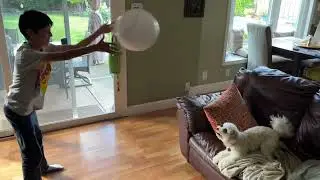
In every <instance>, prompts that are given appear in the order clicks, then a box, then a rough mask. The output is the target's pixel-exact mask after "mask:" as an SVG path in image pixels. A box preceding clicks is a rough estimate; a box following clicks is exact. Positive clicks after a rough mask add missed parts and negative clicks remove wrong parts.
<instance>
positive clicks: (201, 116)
mask: <svg viewBox="0 0 320 180" xmlns="http://www.w3.org/2000/svg"><path fill="white" fill-rule="evenodd" d="M220 95H221V92H218V93H209V94H205V95H196V96H184V97H178V98H177V107H178V110H181V111H182V112H183V115H182V116H184V118H183V119H184V121H185V124H186V128H187V130H188V132H189V133H191V134H196V133H199V132H208V131H213V129H212V127H211V125H210V123H209V121H208V119H207V117H206V114H205V112H204V110H203V107H204V106H206V105H207V104H209V103H210V102H212V101H215V100H216V99H218V97H220Z"/></svg>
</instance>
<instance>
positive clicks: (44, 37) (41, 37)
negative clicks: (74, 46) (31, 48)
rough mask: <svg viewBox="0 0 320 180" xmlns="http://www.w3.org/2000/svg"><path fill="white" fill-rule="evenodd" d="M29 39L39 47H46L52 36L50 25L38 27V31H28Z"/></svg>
mask: <svg viewBox="0 0 320 180" xmlns="http://www.w3.org/2000/svg"><path fill="white" fill-rule="evenodd" d="M28 35H29V41H30V42H31V43H32V44H36V45H37V46H39V47H46V46H48V44H49V42H50V38H51V36H52V33H51V26H47V27H45V28H42V29H39V30H38V32H33V31H29V33H28Z"/></svg>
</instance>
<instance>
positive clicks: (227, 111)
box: [204, 84, 257, 131]
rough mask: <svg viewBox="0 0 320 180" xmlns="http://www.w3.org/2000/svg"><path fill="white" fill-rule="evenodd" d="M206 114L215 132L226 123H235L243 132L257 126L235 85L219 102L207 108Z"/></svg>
mask: <svg viewBox="0 0 320 180" xmlns="http://www.w3.org/2000/svg"><path fill="white" fill-rule="evenodd" d="M204 112H205V114H206V116H207V118H208V120H209V122H210V124H211V126H212V128H213V129H214V130H217V126H218V125H222V124H223V123H225V122H232V123H234V124H235V125H237V127H238V128H239V130H241V131H243V130H246V129H248V128H250V127H254V126H256V125H257V123H256V121H255V120H254V118H253V117H252V115H251V113H250V112H249V109H248V107H247V105H246V103H245V101H244V100H243V98H242V96H241V94H240V92H239V91H238V88H237V86H236V85H235V84H232V85H231V86H230V87H229V88H228V89H227V90H226V91H224V92H223V94H222V95H221V97H220V98H219V99H218V100H217V101H215V102H212V103H210V104H208V105H207V106H205V107H204Z"/></svg>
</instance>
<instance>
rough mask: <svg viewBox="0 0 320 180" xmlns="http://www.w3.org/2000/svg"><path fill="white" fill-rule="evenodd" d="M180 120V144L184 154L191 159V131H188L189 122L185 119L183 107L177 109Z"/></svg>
mask: <svg viewBox="0 0 320 180" xmlns="http://www.w3.org/2000/svg"><path fill="white" fill-rule="evenodd" d="M177 119H178V121H179V144H180V151H181V153H182V155H183V156H184V157H185V158H186V159H187V160H188V161H189V138H190V136H191V133H190V132H189V131H188V123H187V121H186V119H185V116H184V112H183V110H181V109H178V111H177Z"/></svg>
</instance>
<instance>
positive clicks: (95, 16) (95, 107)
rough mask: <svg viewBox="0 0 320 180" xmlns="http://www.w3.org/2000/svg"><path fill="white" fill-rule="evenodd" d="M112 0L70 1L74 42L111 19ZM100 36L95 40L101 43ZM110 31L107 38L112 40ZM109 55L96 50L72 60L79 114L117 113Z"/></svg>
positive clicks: (69, 7)
mask: <svg viewBox="0 0 320 180" xmlns="http://www.w3.org/2000/svg"><path fill="white" fill-rule="evenodd" d="M110 12H111V11H110V3H109V0H103V1H100V0H92V1H88V3H87V4H85V3H84V4H77V3H73V4H72V3H68V13H69V22H70V36H71V43H72V44H76V43H78V42H80V41H81V40H82V39H83V38H85V37H87V36H89V35H90V34H91V33H93V32H94V31H95V30H97V29H98V28H99V26H101V25H102V24H103V23H109V22H111V13H110ZM101 38H102V36H101V37H98V38H97V39H96V40H95V41H94V42H93V43H98V42H99V40H100V39H101ZM110 39H111V38H110V34H107V35H106V36H105V41H110ZM108 60H109V54H108V53H103V52H94V53H91V54H88V55H85V56H82V57H79V58H74V59H73V60H72V68H73V71H74V85H75V91H76V108H77V113H78V116H79V117H88V116H94V115H100V114H105V113H111V112H114V110H115V109H114V104H115V103H114V102H115V100H114V99H115V95H114V79H113V76H112V75H111V74H110V73H109V61H108Z"/></svg>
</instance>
